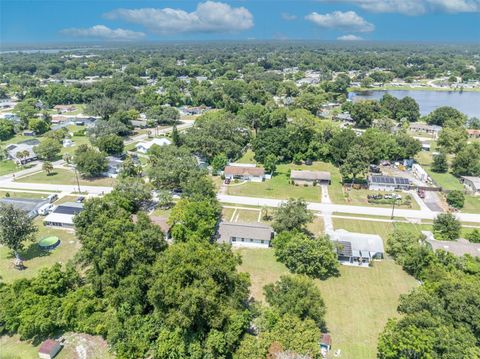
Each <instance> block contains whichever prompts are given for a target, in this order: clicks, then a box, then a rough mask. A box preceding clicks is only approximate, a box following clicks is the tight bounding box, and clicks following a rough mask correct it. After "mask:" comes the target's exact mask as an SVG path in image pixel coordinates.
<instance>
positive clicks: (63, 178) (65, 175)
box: [16, 168, 115, 186]
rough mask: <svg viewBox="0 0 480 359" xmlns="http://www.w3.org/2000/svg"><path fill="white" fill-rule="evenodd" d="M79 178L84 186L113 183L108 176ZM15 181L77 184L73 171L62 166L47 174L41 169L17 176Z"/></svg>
mask: <svg viewBox="0 0 480 359" xmlns="http://www.w3.org/2000/svg"><path fill="white" fill-rule="evenodd" d="M79 180H80V185H86V186H113V185H114V184H115V179H114V178H109V177H101V178H94V179H92V180H88V179H84V178H81V177H79ZM16 182H24V183H48V184H63V185H72V186H76V185H77V181H76V179H75V173H74V172H73V171H70V170H66V169H62V168H55V169H54V170H53V172H52V173H51V175H47V173H46V172H44V171H41V172H38V173H35V174H33V175H29V176H25V177H22V178H19V179H17V180H16Z"/></svg>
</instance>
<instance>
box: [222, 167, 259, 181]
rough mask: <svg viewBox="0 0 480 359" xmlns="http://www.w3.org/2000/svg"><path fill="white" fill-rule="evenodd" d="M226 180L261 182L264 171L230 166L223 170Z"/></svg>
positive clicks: (255, 168)
mask: <svg viewBox="0 0 480 359" xmlns="http://www.w3.org/2000/svg"><path fill="white" fill-rule="evenodd" d="M223 174H224V176H225V178H226V179H230V180H232V179H240V180H243V181H251V182H262V181H263V180H264V179H265V170H264V169H263V168H262V167H255V166H254V165H252V166H245V165H239V164H235V165H230V166H226V167H225V169H224V170H223Z"/></svg>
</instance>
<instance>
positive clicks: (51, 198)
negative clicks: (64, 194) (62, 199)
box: [47, 193, 58, 203]
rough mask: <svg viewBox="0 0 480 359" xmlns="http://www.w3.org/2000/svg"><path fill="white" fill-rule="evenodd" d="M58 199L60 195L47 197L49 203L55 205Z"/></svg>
mask: <svg viewBox="0 0 480 359" xmlns="http://www.w3.org/2000/svg"><path fill="white" fill-rule="evenodd" d="M57 199H58V194H56V193H54V194H51V195H49V196H48V197H47V200H48V202H50V203H53V202H55V201H56V200H57Z"/></svg>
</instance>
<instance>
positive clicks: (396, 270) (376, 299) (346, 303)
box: [236, 249, 416, 359]
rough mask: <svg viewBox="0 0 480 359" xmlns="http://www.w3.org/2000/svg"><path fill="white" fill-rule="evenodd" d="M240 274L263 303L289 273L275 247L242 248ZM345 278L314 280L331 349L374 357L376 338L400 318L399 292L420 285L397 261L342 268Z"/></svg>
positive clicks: (358, 356) (357, 358) (349, 355)
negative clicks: (265, 294)
mask: <svg viewBox="0 0 480 359" xmlns="http://www.w3.org/2000/svg"><path fill="white" fill-rule="evenodd" d="M236 252H238V253H240V254H241V256H242V259H243V263H242V264H241V266H240V268H239V269H240V271H243V272H247V273H249V274H250V280H251V283H252V286H251V293H252V295H253V297H254V298H256V299H258V300H260V301H263V300H264V298H263V290H262V288H263V286H264V285H266V284H268V283H272V282H275V281H276V280H278V279H279V278H280V276H281V275H283V274H287V273H288V270H287V269H286V268H285V266H284V265H283V264H281V263H278V262H277V261H276V260H275V257H274V255H273V250H272V249H238V250H236ZM340 272H341V276H340V277H338V278H330V279H328V280H325V281H316V282H317V284H318V287H319V288H320V291H321V292H322V296H323V298H324V300H325V304H326V306H327V315H326V321H327V326H328V330H329V332H330V333H331V334H332V339H333V350H334V351H335V350H337V349H341V353H342V358H355V359H363V358H365V359H371V358H375V356H376V347H377V338H378V335H379V334H380V333H381V331H382V330H383V328H384V326H385V324H386V322H387V320H388V318H391V317H395V316H397V315H398V314H397V311H396V309H397V305H398V299H399V297H400V294H403V293H407V292H409V291H410V290H411V289H412V288H414V287H415V286H416V281H415V279H414V278H413V277H410V276H409V275H408V274H406V273H405V272H404V271H403V270H402V269H401V267H400V266H398V265H396V264H395V263H394V262H393V261H389V260H384V261H382V262H375V264H374V266H373V267H372V268H355V267H346V266H341V267H340Z"/></svg>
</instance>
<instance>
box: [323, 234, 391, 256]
mask: <svg viewBox="0 0 480 359" xmlns="http://www.w3.org/2000/svg"><path fill="white" fill-rule="evenodd" d="M330 239H331V240H332V241H333V242H338V244H340V245H341V246H343V248H342V249H340V253H342V254H345V255H347V256H348V257H349V256H350V255H348V254H350V253H351V254H352V255H354V256H362V257H365V255H364V254H365V253H371V254H375V253H384V252H385V250H384V247H383V240H382V237H380V236H379V235H378V234H365V233H353V232H348V231H346V230H344V229H337V230H336V231H334V232H332V233H331V234H330Z"/></svg>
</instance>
